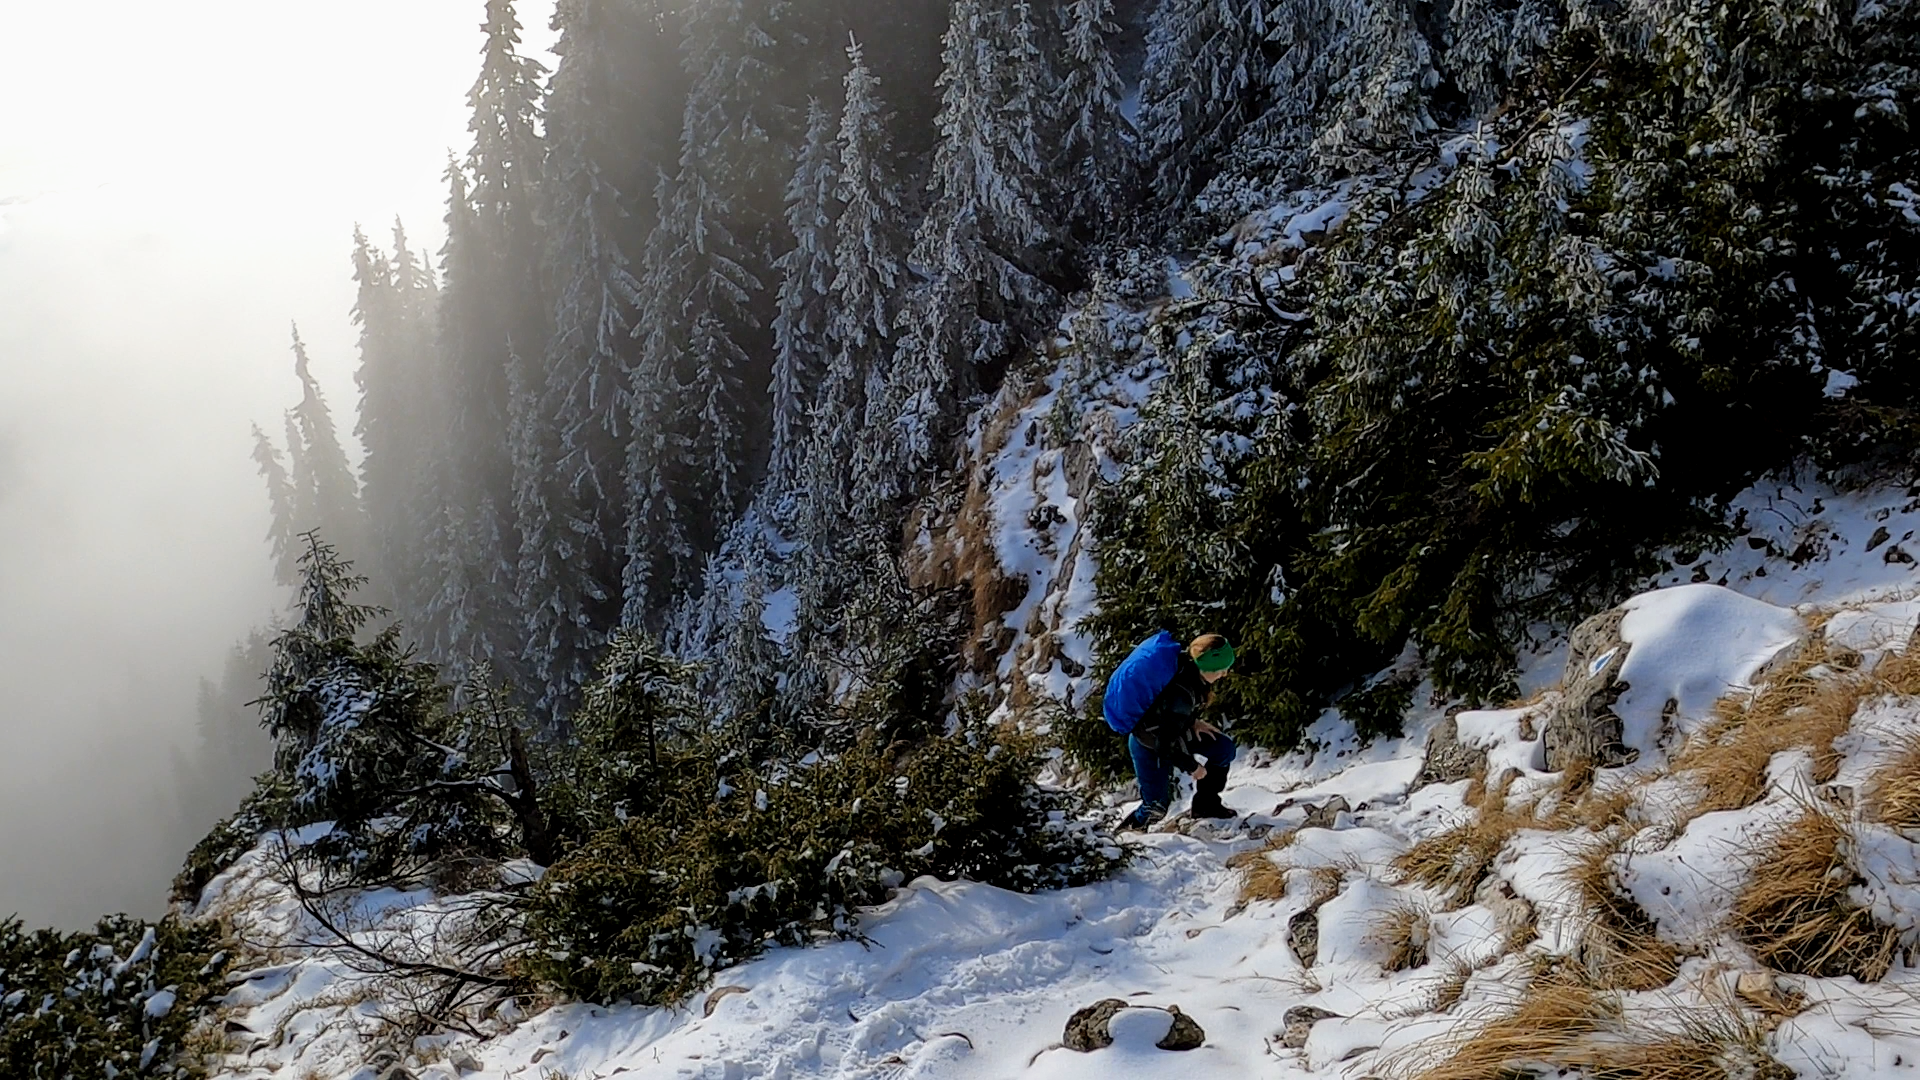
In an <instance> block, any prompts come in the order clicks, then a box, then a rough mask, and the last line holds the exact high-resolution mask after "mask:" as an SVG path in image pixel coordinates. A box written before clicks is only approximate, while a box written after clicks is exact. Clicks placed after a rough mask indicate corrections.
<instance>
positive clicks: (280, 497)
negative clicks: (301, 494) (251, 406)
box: [253, 424, 300, 585]
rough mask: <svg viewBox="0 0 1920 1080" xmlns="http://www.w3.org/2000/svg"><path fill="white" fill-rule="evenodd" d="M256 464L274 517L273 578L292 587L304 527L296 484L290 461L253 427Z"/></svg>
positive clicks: (271, 530) (271, 533)
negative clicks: (297, 501)
mask: <svg viewBox="0 0 1920 1080" xmlns="http://www.w3.org/2000/svg"><path fill="white" fill-rule="evenodd" d="M253 461H254V464H255V465H256V466H257V467H258V468H259V470H260V478H261V479H262V480H265V481H266V484H267V509H268V512H269V513H270V514H271V518H270V519H269V523H268V525H267V543H268V544H269V545H271V547H272V550H273V578H274V580H275V581H278V582H279V583H280V584H282V585H292V584H293V583H294V582H296V581H298V580H299V577H300V565H299V558H300V549H299V547H298V546H297V545H296V544H295V540H296V539H297V538H298V537H299V535H300V523H299V520H298V518H297V514H298V510H297V508H296V506H295V498H294V488H293V480H292V478H291V477H290V476H288V475H287V463H286V458H285V457H284V456H283V455H282V454H281V453H280V448H279V447H277V446H275V445H273V440H272V439H270V438H268V437H267V433H266V432H264V431H261V430H260V425H258V424H255V425H254V426H253Z"/></svg>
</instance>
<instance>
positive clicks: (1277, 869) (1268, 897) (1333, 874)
mask: <svg viewBox="0 0 1920 1080" xmlns="http://www.w3.org/2000/svg"><path fill="white" fill-rule="evenodd" d="M1298 833H1299V830H1298V829H1287V830H1285V831H1283V832H1277V833H1274V834H1273V835H1272V836H1271V837H1269V838H1268V839H1267V842H1266V844H1265V845H1264V846H1262V847H1259V848H1256V849H1254V850H1252V851H1243V852H1241V853H1239V854H1238V855H1234V856H1232V857H1230V858H1228V859H1227V868H1228V869H1230V870H1235V871H1238V872H1239V874H1240V896H1239V904H1238V906H1240V907H1245V906H1246V905H1248V904H1251V903H1255V902H1261V903H1276V902H1278V901H1281V900H1285V899H1286V898H1287V875H1288V874H1289V873H1291V872H1292V871H1293V867H1291V866H1289V865H1287V864H1286V863H1284V862H1281V861H1280V860H1278V859H1275V858H1274V857H1273V856H1274V854H1275V853H1277V852H1280V851H1284V850H1286V849H1287V848H1288V847H1289V846H1290V845H1292V843H1293V838H1294V837H1295V836H1296V835H1298ZM1311 885H1312V890H1313V896H1314V901H1313V902H1314V904H1316V905H1318V904H1322V903H1325V902H1326V901H1327V900H1329V899H1331V898H1332V897H1333V895H1334V894H1335V893H1337V892H1339V891H1340V871H1338V870H1335V869H1333V868H1331V867H1322V868H1321V869H1319V870H1316V871H1314V872H1313V875H1312V879H1311Z"/></svg>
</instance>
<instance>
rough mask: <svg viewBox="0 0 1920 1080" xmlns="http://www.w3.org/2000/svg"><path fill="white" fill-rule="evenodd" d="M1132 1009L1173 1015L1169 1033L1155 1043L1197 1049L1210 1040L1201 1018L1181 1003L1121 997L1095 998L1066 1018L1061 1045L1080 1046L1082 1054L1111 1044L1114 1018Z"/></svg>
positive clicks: (1176, 1047)
mask: <svg viewBox="0 0 1920 1080" xmlns="http://www.w3.org/2000/svg"><path fill="white" fill-rule="evenodd" d="M1129 1009H1141V1010H1151V1011H1153V1012H1159V1013H1165V1014H1166V1015H1167V1016H1168V1017H1169V1018H1170V1019H1171V1023H1170V1024H1169V1025H1168V1027H1167V1033H1166V1034H1165V1035H1162V1036H1161V1037H1160V1039H1159V1041H1157V1042H1155V1043H1154V1044H1153V1045H1155V1046H1157V1047H1159V1048H1160V1049H1162V1050H1197V1049H1199V1047H1200V1046H1201V1044H1203V1043H1205V1042H1206V1041H1207V1033H1206V1031H1205V1030H1204V1029H1203V1028H1201V1026H1200V1024H1199V1022H1198V1021H1196V1020H1195V1019H1194V1018H1193V1017H1191V1016H1188V1015H1187V1014H1186V1013H1183V1012H1181V1011H1180V1006H1178V1005H1169V1006H1167V1007H1166V1008H1164V1009H1159V1008H1154V1007H1153V1006H1146V1005H1129V1004H1127V1003H1126V1002H1125V1001H1122V1000H1120V999H1119V998H1106V999H1104V1000H1101V1001H1096V1002H1094V1003H1093V1004H1091V1005H1089V1006H1087V1007H1086V1008H1084V1009H1081V1010H1080V1011H1079V1012H1076V1013H1074V1014H1073V1015H1072V1016H1071V1017H1069V1018H1068V1019H1067V1029H1066V1032H1065V1033H1064V1034H1063V1035H1061V1037H1060V1045H1062V1046H1064V1047H1066V1048H1067V1049H1069V1050H1078V1051H1079V1052H1081V1053H1083V1054H1086V1053H1091V1052H1093V1051H1095V1050H1104V1049H1106V1048H1107V1047H1109V1046H1112V1045H1113V1030H1112V1024H1113V1018H1114V1017H1116V1016H1118V1015H1120V1014H1121V1013H1122V1012H1125V1011H1127V1010H1129ZM1142 1037H1143V1038H1144V1036H1142Z"/></svg>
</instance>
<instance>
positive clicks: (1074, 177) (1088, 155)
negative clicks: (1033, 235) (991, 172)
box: [1057, 0, 1133, 236]
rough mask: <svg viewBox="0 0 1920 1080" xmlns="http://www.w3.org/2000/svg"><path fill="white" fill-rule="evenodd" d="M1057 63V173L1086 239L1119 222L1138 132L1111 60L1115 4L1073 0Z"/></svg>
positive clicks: (1065, 16) (1063, 14)
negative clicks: (1060, 124) (1130, 120)
mask: <svg viewBox="0 0 1920 1080" xmlns="http://www.w3.org/2000/svg"><path fill="white" fill-rule="evenodd" d="M1060 17H1061V19H1062V21H1063V22H1064V24H1065V26H1064V31H1065V32H1064V41H1063V45H1064V48H1063V51H1062V53H1061V57H1060V65H1059V67H1060V97H1059V106H1060V110H1061V113H1062V114H1063V115H1064V117H1065V125H1064V131H1063V132H1062V134H1061V137H1060V152H1061V155H1062V157H1063V162H1062V164H1061V166H1060V167H1059V168H1058V169H1057V172H1058V176H1059V183H1060V186H1061V190H1062V192H1063V193H1064V194H1065V195H1066V196H1067V198H1069V199H1070V200H1071V201H1072V204H1073V213H1072V220H1073V222H1074V224H1075V225H1076V226H1077V227H1078V228H1079V229H1080V231H1081V232H1082V233H1083V234H1085V235H1089V236H1095V235H1099V234H1101V233H1103V232H1105V231H1107V230H1109V229H1112V228H1113V227H1114V226H1116V225H1117V224H1118V222H1116V221H1115V220H1114V212H1115V211H1116V210H1117V209H1118V208H1119V205H1120V203H1121V200H1122V197H1123V192H1124V189H1125V184H1126V182H1127V178H1128V174H1129V173H1130V172H1131V171H1132V169H1131V167H1130V166H1131V161H1130V160H1129V155H1130V154H1131V153H1132V151H1133V127H1132V125H1131V124H1130V123H1128V121H1127V118H1126V115H1125V113H1124V112H1123V111H1122V103H1123V101H1124V99H1125V98H1126V93H1127V88H1126V84H1125V82H1124V81H1123V80H1122V79H1121V78H1120V71H1119V68H1118V67H1117V65H1116V64H1115V62H1114V56H1113V41H1114V38H1115V37H1116V36H1117V35H1118V34H1119V32H1120V27H1119V25H1118V24H1117V23H1115V22H1114V11H1113V0H1071V2H1070V3H1068V4H1067V5H1066V7H1065V8H1064V10H1062V11H1061V13H1060Z"/></svg>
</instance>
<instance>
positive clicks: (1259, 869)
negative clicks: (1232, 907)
mask: <svg viewBox="0 0 1920 1080" xmlns="http://www.w3.org/2000/svg"><path fill="white" fill-rule="evenodd" d="M1227 867H1228V868H1229V869H1231V870H1235V871H1238V872H1239V874H1240V904H1241V905H1242V906H1244V905H1246V904H1251V903H1255V902H1260V903H1268V904H1271V903H1275V902H1277V901H1280V900H1285V899H1286V898H1287V868H1286V867H1285V866H1282V865H1281V864H1280V863H1278V862H1275V861H1274V859H1273V849H1272V848H1271V847H1265V848H1260V849H1259V850H1257V851H1243V852H1241V853H1240V854H1238V855H1235V856H1233V857H1232V858H1230V859H1228V860H1227Z"/></svg>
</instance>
